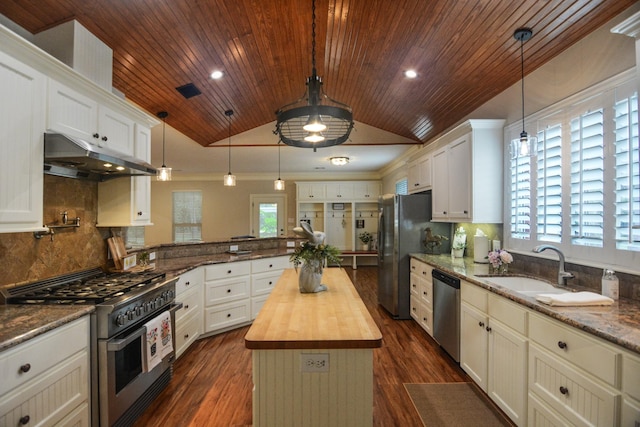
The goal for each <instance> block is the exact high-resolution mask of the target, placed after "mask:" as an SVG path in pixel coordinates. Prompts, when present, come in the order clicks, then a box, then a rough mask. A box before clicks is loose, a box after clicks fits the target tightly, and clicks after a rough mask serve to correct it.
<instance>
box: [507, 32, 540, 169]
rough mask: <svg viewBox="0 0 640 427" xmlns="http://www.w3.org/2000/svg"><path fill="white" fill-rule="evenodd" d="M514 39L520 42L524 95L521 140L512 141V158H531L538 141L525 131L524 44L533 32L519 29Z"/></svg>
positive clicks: (522, 93)
mask: <svg viewBox="0 0 640 427" xmlns="http://www.w3.org/2000/svg"><path fill="white" fill-rule="evenodd" d="M513 37H514V38H515V39H516V40H518V41H519V42H520V82H521V95H522V132H521V133H520V138H518V139H514V140H512V141H511V146H510V148H511V158H512V159H517V158H519V157H530V156H532V155H535V144H536V143H537V141H538V139H537V138H536V137H534V136H529V135H528V134H527V131H526V130H525V121H524V118H525V111H524V99H525V98H524V42H526V41H527V40H530V39H531V37H533V31H532V30H531V29H529V28H519V29H517V30H516V31H515V32H514V33H513Z"/></svg>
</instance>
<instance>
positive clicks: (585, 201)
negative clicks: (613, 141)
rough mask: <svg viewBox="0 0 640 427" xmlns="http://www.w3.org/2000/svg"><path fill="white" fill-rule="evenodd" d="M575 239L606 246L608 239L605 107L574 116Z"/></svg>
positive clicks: (585, 243) (580, 243) (572, 176)
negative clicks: (605, 204) (606, 228)
mask: <svg viewBox="0 0 640 427" xmlns="http://www.w3.org/2000/svg"><path fill="white" fill-rule="evenodd" d="M570 211H571V243H573V244H574V245H582V246H595V247H602V246H603V239H604V111H603V109H602V108H600V109H598V110H595V111H589V112H586V113H584V114H581V115H580V116H579V117H575V118H572V119H571V206H570Z"/></svg>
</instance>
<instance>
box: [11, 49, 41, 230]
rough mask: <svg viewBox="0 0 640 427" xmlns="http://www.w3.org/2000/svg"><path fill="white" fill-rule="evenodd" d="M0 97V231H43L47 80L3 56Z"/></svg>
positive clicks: (31, 69)
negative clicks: (0, 94)
mask: <svg viewBox="0 0 640 427" xmlns="http://www.w3.org/2000/svg"><path fill="white" fill-rule="evenodd" d="M0 45H1V43H0ZM0 93H2V96H0V153H1V155H0V232H3V233H15V232H26V231H35V230H42V206H43V205H42V196H43V189H42V185H43V173H42V168H43V156H44V126H45V114H44V102H43V100H44V99H45V97H46V77H45V76H44V75H43V74H41V73H40V72H38V71H36V70H35V69H33V68H32V67H29V66H27V65H25V64H24V63H22V62H20V61H18V60H16V59H14V58H12V57H11V56H9V55H7V54H5V53H3V52H0Z"/></svg>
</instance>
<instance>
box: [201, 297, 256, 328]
mask: <svg viewBox="0 0 640 427" xmlns="http://www.w3.org/2000/svg"><path fill="white" fill-rule="evenodd" d="M249 305H250V303H249V300H248V299H246V300H243V301H237V302H234V303H229V304H223V305H218V306H215V307H210V308H207V309H206V310H205V332H212V331H215V330H218V329H222V328H226V327H229V326H234V325H237V324H240V323H243V322H248V321H249V320H250V316H249Z"/></svg>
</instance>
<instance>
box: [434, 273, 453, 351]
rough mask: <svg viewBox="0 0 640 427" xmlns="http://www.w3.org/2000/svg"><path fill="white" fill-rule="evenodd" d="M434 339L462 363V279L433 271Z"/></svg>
mask: <svg viewBox="0 0 640 427" xmlns="http://www.w3.org/2000/svg"><path fill="white" fill-rule="evenodd" d="M431 276H432V278H433V338H435V340H436V341H437V342H438V344H440V346H441V347H442V348H443V349H444V350H445V351H446V352H447V353H449V355H450V356H451V357H453V359H454V360H455V361H456V362H460V279H457V278H455V277H453V276H449V275H448V274H446V273H443V272H442V271H439V270H435V269H434V270H433V271H432V273H431Z"/></svg>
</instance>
